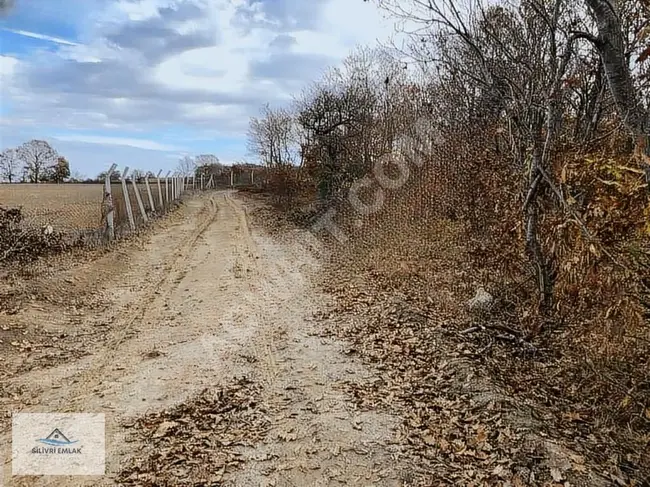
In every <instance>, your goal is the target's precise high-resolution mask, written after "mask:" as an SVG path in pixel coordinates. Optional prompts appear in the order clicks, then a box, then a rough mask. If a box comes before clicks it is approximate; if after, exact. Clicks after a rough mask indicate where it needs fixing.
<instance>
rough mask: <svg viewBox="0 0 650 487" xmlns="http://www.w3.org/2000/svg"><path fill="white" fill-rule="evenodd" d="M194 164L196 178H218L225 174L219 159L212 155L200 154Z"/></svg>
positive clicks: (224, 168)
mask: <svg viewBox="0 0 650 487" xmlns="http://www.w3.org/2000/svg"><path fill="white" fill-rule="evenodd" d="M194 163H195V168H194V174H195V175H196V176H200V175H203V176H204V177H209V176H215V177H218V176H221V175H222V174H224V173H225V172H226V167H225V166H224V165H223V164H221V162H220V161H219V158H218V157H217V156H215V155H214V154H200V155H198V156H196V158H195V159H194Z"/></svg>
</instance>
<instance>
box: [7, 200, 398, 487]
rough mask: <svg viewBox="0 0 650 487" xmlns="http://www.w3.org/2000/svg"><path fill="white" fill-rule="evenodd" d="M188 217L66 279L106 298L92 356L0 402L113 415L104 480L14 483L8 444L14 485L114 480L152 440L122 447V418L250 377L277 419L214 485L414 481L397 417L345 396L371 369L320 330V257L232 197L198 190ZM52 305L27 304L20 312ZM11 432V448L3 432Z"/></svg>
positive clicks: (15, 383)
mask: <svg viewBox="0 0 650 487" xmlns="http://www.w3.org/2000/svg"><path fill="white" fill-rule="evenodd" d="M181 211H182V212H183V215H182V218H179V219H178V221H176V222H175V223H173V224H169V225H167V226H166V227H165V228H163V229H162V230H161V231H159V232H157V233H156V234H154V235H152V236H151V238H150V239H149V241H148V242H147V243H146V244H145V245H143V246H142V248H140V249H135V250H130V251H129V252H128V253H122V254H120V253H119V252H118V253H117V254H114V255H112V254H109V255H106V256H104V257H102V258H101V259H99V261H95V262H91V263H88V264H87V265H84V266H81V267H80V268H75V269H72V270H70V271H69V273H68V274H66V277H65V280H66V282H73V283H74V286H76V288H77V289H79V290H80V292H81V290H82V289H83V290H84V292H87V293H89V294H92V295H96V296H98V297H97V298H96V301H102V302H103V303H104V306H103V308H97V309H98V311H95V312H93V313H92V316H91V315H90V314H89V315H88V316H87V319H88V321H89V322H91V324H90V325H89V324H88V323H86V324H85V325H84V326H91V327H99V329H101V330H102V332H101V334H100V335H101V336H100V338H98V339H97V340H94V341H91V342H90V343H88V345H87V347H88V350H85V351H84V352H87V353H88V354H87V355H85V356H83V357H80V358H74V356H73V357H68V358H65V357H64V358H65V360H61V361H60V363H59V364H58V365H56V366H54V367H45V368H43V367H41V368H35V369H32V370H28V371H27V372H23V373H19V372H20V370H18V371H17V373H16V374H15V375H13V376H12V377H10V378H7V379H5V382H6V384H5V387H6V388H7V389H8V390H11V391H18V392H15V393H13V394H12V395H10V396H11V397H5V398H4V399H3V402H2V403H1V405H2V406H3V408H6V409H8V410H22V411H23V412H104V413H106V421H107V475H106V476H105V477H102V478H91V479H88V478H86V479H82V478H81V477H48V478H45V477H42V478H19V477H13V478H11V477H10V474H9V470H10V467H9V451H8V449H5V451H4V454H5V457H4V460H5V469H4V470H5V474H4V476H5V482H6V484H7V485H66V486H68V485H69V486H76V485H115V484H116V483H117V480H116V479H117V478H118V477H119V475H120V471H121V470H122V469H123V468H124V466H125V465H127V463H128V462H129V461H130V460H133V457H137V456H138V454H139V453H134V452H142V451H144V450H142V449H143V448H145V447H146V444H144V443H146V442H145V441H141V443H142V444H138V440H136V441H135V443H134V442H133V441H131V442H125V440H126V439H128V438H129V435H130V433H131V432H130V429H129V428H128V427H127V426H125V425H128V424H129V423H133V421H135V420H136V419H137V418H139V417H142V416H143V415H144V414H145V413H150V412H155V411H162V410H165V409H166V408H170V407H173V406H174V405H178V404H182V403H184V402H187V401H190V400H191V399H192V398H193V397H194V396H195V395H196V394H198V393H199V392H200V391H202V390H204V389H206V388H207V389H208V391H210V390H211V389H216V388H218V387H220V386H221V385H223V384H225V383H228V382H229V381H232V380H233V378H236V377H241V376H247V377H249V378H250V380H251V381H252V382H253V383H255V384H256V386H259V389H256V391H258V392H256V394H258V397H256V398H255V403H260V404H264V417H265V421H266V423H265V424H267V425H268V426H267V427H266V429H265V431H264V435H263V437H260V438H261V439H260V440H259V441H257V442H254V443H253V444H248V446H241V447H239V449H238V450H237V455H238V457H239V459H240V460H239V461H238V463H237V467H236V468H228V469H225V471H224V472H223V477H222V478H221V479H216V478H214V479H211V480H212V481H214V482H216V481H219V482H223V483H214V484H209V483H206V484H205V485H234V486H266V485H268V486H271V485H274V486H321V485H322V486H325V485H339V484H347V485H359V486H361V485H363V486H367V485H385V486H397V485H407V484H405V483H404V480H403V479H404V475H405V474H403V471H402V470H406V469H402V468H400V467H399V465H397V464H396V460H395V459H396V458H397V457H398V453H399V450H398V447H397V446H396V444H397V442H396V441H395V438H394V437H395V433H394V428H395V426H396V425H397V424H398V420H397V418H392V417H388V416H386V415H382V414H379V413H375V412H359V411H355V410H354V408H353V407H352V406H351V402H350V401H349V400H348V398H347V397H346V396H345V394H344V393H343V392H341V388H340V387H339V385H341V384H342V383H343V382H344V381H345V380H346V379H347V378H352V377H354V379H355V380H357V381H358V380H360V378H362V377H366V376H367V377H368V379H369V380H370V379H371V376H370V375H371V374H370V372H369V371H368V370H366V369H364V368H363V367H362V366H361V365H360V364H359V363H357V362H355V361H354V360H353V359H351V358H349V357H347V356H345V355H344V354H342V353H341V349H342V344H340V343H337V342H335V341H332V340H331V339H329V338H324V337H321V336H320V330H319V323H318V322H317V320H314V319H313V316H314V312H316V311H318V309H319V308H320V307H321V306H322V304H323V303H324V302H325V298H324V297H323V296H321V295H320V294H319V292H318V291H317V290H316V289H315V288H313V287H312V286H311V285H310V279H309V275H310V272H312V270H313V268H314V265H315V262H314V261H313V260H312V258H311V256H310V255H309V254H308V253H307V252H305V251H304V250H303V249H302V248H301V247H300V245H298V244H295V245H293V244H291V243H287V242H283V243H281V242H279V241H277V240H275V239H273V238H272V237H270V236H269V235H267V234H265V232H264V231H263V230H261V229H258V228H255V227H253V228H251V223H250V221H249V219H248V218H247V214H246V210H245V205H244V203H243V201H242V200H241V199H240V198H238V197H237V196H236V195H234V194H232V193H229V192H218V193H214V194H212V195H210V196H202V197H197V198H196V199H193V200H190V201H188V202H187V203H186V206H185V207H184V208H183V209H182V210H181ZM99 276H102V279H103V280H102V282H101V283H100V284H97V282H96V281H97V279H98V278H99ZM58 278H59V279H63V277H61V276H59V277H58ZM71 292H74V289H72V291H71ZM91 301H92V299H91ZM53 312H55V310H53V309H49V310H47V309H46V310H45V311H42V310H41V312H40V314H39V313H38V312H37V311H36V310H32V311H31V312H30V311H29V310H28V311H26V313H27V316H23V317H22V318H21V319H22V320H23V321H25V322H26V321H28V320H29V319H32V320H39V319H43V316H44V314H47V313H49V314H52V313H53ZM29 313H32V314H31V316H30V315H29ZM80 314H81V315H82V316H83V310H82V312H81V313H80ZM53 319H54V318H53ZM55 321H56V320H55ZM43 326H46V325H43ZM50 326H52V327H54V326H58V327H59V328H57V330H59V329H60V327H61V326H65V323H63V322H57V323H56V324H55V325H52V324H50ZM2 436H3V437H2V443H3V444H4V445H8V439H9V433H8V431H7V430H6V429H5V431H4V433H3V435H2ZM213 453H215V454H216V453H218V452H213ZM161 471H162V469H161ZM161 475H162V474H161ZM188 480H189V479H188ZM165 482H170V481H169V479H167V480H165V479H162V478H161V479H160V480H159V483H158V484H155V485H173V482H171V483H168V484H167V483H165ZM133 485H138V484H137V482H136V483H134V484H133ZM146 485H154V484H146ZM186 485H193V484H189V483H188V484H186ZM197 485H198V484H197Z"/></svg>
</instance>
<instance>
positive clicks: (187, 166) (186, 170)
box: [176, 156, 197, 176]
mask: <svg viewBox="0 0 650 487" xmlns="http://www.w3.org/2000/svg"><path fill="white" fill-rule="evenodd" d="M196 167H197V163H196V159H194V158H193V157H191V156H185V157H183V158H182V159H181V160H180V161H178V167H177V168H176V170H177V171H178V173H179V174H182V175H183V176H192V175H194V172H195V171H196Z"/></svg>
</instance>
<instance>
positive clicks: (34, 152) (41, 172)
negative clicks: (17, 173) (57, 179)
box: [18, 140, 59, 183]
mask: <svg viewBox="0 0 650 487" xmlns="http://www.w3.org/2000/svg"><path fill="white" fill-rule="evenodd" d="M58 157H59V155H58V154H57V152H56V151H55V150H54V149H53V148H52V147H51V146H50V144H48V143H47V142H46V141H44V140H31V141H29V142H25V143H24V144H23V145H21V146H20V147H19V148H18V158H19V159H20V161H21V162H22V163H23V164H24V167H25V169H26V171H27V177H28V178H29V181H30V182H32V183H39V182H42V181H43V180H45V179H47V176H48V172H50V171H51V169H52V167H53V166H54V165H55V164H56V161H57V159H58Z"/></svg>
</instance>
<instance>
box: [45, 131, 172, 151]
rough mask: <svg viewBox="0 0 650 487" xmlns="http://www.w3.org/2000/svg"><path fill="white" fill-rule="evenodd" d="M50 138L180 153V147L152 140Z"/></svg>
mask: <svg viewBox="0 0 650 487" xmlns="http://www.w3.org/2000/svg"><path fill="white" fill-rule="evenodd" d="M52 138H54V139H56V140H61V141H63V142H83V143H86V144H100V145H122V146H126V147H134V148H136V149H145V150H155V151H165V152H171V151H180V150H183V149H182V148H181V147H177V146H174V145H167V144H161V143H159V142H155V141H153V140H146V139H132V138H127V137H110V136H103V135H54V136H53V137H52Z"/></svg>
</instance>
